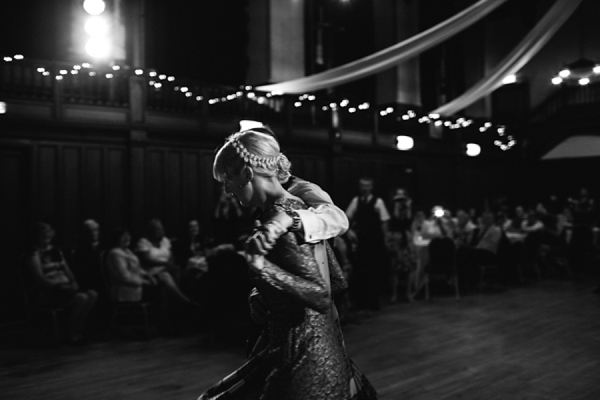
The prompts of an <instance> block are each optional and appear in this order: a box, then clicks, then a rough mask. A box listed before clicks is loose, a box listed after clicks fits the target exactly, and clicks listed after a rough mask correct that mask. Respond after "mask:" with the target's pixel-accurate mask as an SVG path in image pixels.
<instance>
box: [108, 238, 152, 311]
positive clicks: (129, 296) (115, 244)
mask: <svg viewBox="0 0 600 400" xmlns="http://www.w3.org/2000/svg"><path fill="white" fill-rule="evenodd" d="M130 243H131V236H130V235H129V232H128V231H127V230H126V229H123V228H117V229H115V230H114V231H113V232H112V237H111V243H110V245H111V249H110V250H109V251H108V254H107V255H106V277H107V283H108V288H109V295H110V299H111V300H112V301H113V302H137V301H140V300H142V290H143V287H144V286H156V285H157V282H156V279H154V277H152V276H151V275H150V274H149V273H147V272H146V271H145V270H144V269H142V267H141V266H140V260H139V258H138V257H137V256H136V255H135V254H134V253H133V252H132V251H131V250H130V249H129V245H130Z"/></svg>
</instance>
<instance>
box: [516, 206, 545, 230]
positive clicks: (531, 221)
mask: <svg viewBox="0 0 600 400" xmlns="http://www.w3.org/2000/svg"><path fill="white" fill-rule="evenodd" d="M543 230H544V223H543V222H542V220H541V219H540V216H539V214H538V213H537V212H535V211H529V212H528V213H527V215H526V217H525V220H524V221H523V222H522V223H521V231H522V232H525V233H526V234H527V235H529V234H531V233H534V232H541V231H543Z"/></svg>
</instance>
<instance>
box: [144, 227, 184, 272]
mask: <svg viewBox="0 0 600 400" xmlns="http://www.w3.org/2000/svg"><path fill="white" fill-rule="evenodd" d="M135 252H136V253H137V255H138V257H139V258H140V261H141V262H142V267H143V268H144V269H145V270H146V271H148V273H149V274H150V275H158V274H160V273H162V272H170V273H173V274H175V276H177V274H178V270H179V269H178V267H177V265H176V264H175V259H174V255H173V251H172V246H171V241H170V240H169V239H168V238H167V237H166V236H165V229H164V228H163V224H162V222H161V221H160V220H158V219H153V220H150V221H149V222H148V224H147V225H146V232H145V236H143V237H141V238H140V239H139V240H138V242H137V245H136V248H135Z"/></svg>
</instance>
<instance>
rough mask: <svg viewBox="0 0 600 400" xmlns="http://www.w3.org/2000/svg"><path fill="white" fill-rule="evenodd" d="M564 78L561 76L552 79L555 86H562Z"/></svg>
mask: <svg viewBox="0 0 600 400" xmlns="http://www.w3.org/2000/svg"><path fill="white" fill-rule="evenodd" d="M562 81H563V80H562V78H561V77H560V76H555V77H554V78H552V84H553V85H560V84H561V83H562Z"/></svg>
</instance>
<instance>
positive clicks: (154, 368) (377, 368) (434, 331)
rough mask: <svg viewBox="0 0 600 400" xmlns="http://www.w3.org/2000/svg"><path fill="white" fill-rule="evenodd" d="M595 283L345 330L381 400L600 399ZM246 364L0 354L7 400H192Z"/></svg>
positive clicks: (441, 306) (399, 311) (135, 348)
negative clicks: (593, 292) (593, 291)
mask: <svg viewBox="0 0 600 400" xmlns="http://www.w3.org/2000/svg"><path fill="white" fill-rule="evenodd" d="M594 283H595V282H594V281H591V280H578V281H546V282H542V283H538V284H535V285H530V286H525V287H520V288H511V289H509V290H508V291H505V292H502V293H493V294H492V293H473V294H469V295H466V296H464V297H462V298H461V299H460V300H455V299H453V298H452V297H451V296H449V295H448V296H447V295H438V296H437V297H436V296H435V293H433V295H434V296H433V297H432V299H431V300H429V301H425V300H418V301H417V302H415V303H412V304H406V303H402V304H394V305H388V306H386V307H385V308H384V309H383V310H382V311H381V312H379V313H377V314H375V315H373V316H371V317H368V318H366V319H363V320H362V322H361V323H360V324H352V325H348V326H346V327H345V337H346V345H347V348H348V351H349V353H350V355H351V356H352V358H353V359H354V361H355V362H356V364H357V365H358V366H359V368H361V369H362V370H363V371H364V372H365V373H366V374H367V376H368V377H369V379H370V380H371V382H372V383H373V384H374V386H375V387H376V388H377V390H378V392H379V395H380V398H381V399H388V400H396V399H398V400H400V399H414V400H417V399H419V400H426V399H475V400H477V399H498V400H500V399H502V400H505V399H518V400H529V399H547V400H556V399H565V400H577V399H581V400H583V399H586V400H597V399H600V296H598V295H594V294H592V289H593V287H594ZM243 361H244V354H243V350H242V349H240V348H214V347H212V348H211V347H208V346H206V345H203V344H201V343H200V341H199V340H198V337H196V336H192V335H185V336H183V337H175V338H156V339H153V340H151V341H147V342H144V341H116V342H115V341H112V342H106V341H103V342H102V341H101V342H96V343H91V344H88V345H85V346H82V347H60V348H47V349H39V348H22V347H18V346H16V345H15V346H12V345H10V343H6V342H5V343H4V344H3V345H2V346H1V348H0V399H3V400H18V399H45V400H53V399H57V400H59V399H60V400H69V399H77V400H82V399H84V400H88V399H89V400H95V399H115V400H116V399H144V400H154V399H157V400H158V399H160V400H169V399H178V400H179V399H195V398H196V397H197V395H198V394H200V393H201V392H202V391H203V390H204V389H205V388H207V387H208V386H209V385H210V384H212V383H213V382H215V381H217V380H218V379H220V378H221V377H223V376H225V375H226V374H227V373H228V372H230V371H232V370H233V369H234V368H236V367H237V366H239V365H240V364H241V363H242V362H243Z"/></svg>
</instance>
